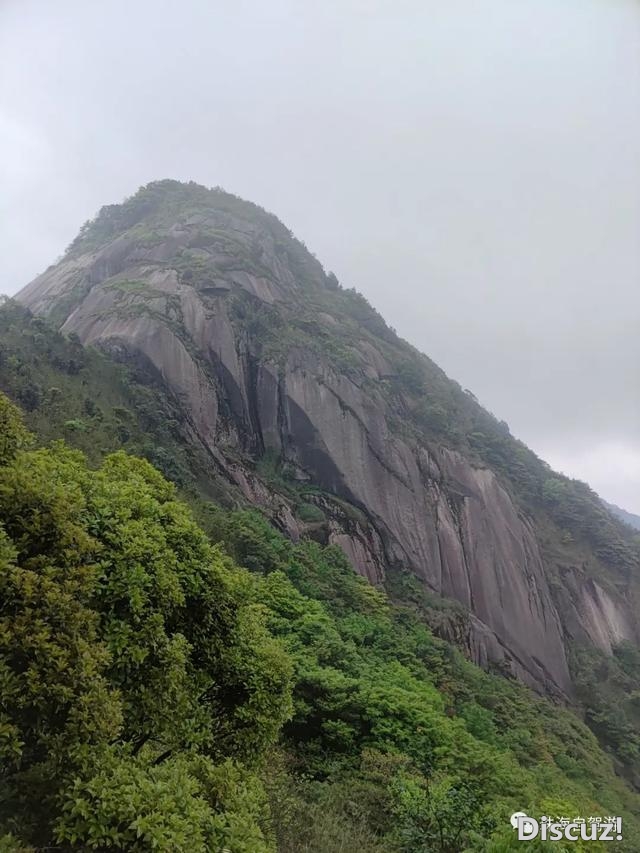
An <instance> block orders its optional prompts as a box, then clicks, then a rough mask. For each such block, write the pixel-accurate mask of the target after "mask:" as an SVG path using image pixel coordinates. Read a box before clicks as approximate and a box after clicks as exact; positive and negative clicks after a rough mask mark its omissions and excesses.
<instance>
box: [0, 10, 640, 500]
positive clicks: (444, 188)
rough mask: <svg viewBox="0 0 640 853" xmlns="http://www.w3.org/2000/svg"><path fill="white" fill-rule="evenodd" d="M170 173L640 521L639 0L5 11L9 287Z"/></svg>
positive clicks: (1, 216)
mask: <svg viewBox="0 0 640 853" xmlns="http://www.w3.org/2000/svg"><path fill="white" fill-rule="evenodd" d="M162 177H176V178H181V179H193V180H197V181H199V182H201V183H205V184H209V185H218V184H219V185H222V186H224V187H225V188H226V189H228V190H231V191H233V192H236V193H238V194H239V195H242V196H245V197H247V198H250V199H252V200H254V201H256V202H258V203H260V204H262V205H263V206H264V207H266V208H268V209H270V210H273V211H274V212H275V213H276V214H277V215H278V216H279V217H280V218H281V219H283V221H285V222H286V223H287V224H288V225H289V226H290V227H291V228H292V229H293V230H294V231H295V233H296V234H297V235H298V236H300V237H301V238H302V239H304V240H305V242H306V243H307V245H309V246H310V247H311V248H312V250H314V251H315V252H316V253H317V255H318V257H319V258H320V259H321V260H322V261H323V262H324V263H325V265H326V266H327V267H328V268H330V269H334V270H335V272H336V273H337V274H338V277H339V278H340V279H341V280H342V281H343V283H344V284H346V285H349V286H351V285H354V286H356V287H357V288H358V289H359V290H361V291H362V292H363V293H364V294H365V295H366V296H367V297H368V298H369V299H370V300H371V301H372V302H373V304H374V305H375V306H376V307H377V308H378V309H379V310H380V311H381V312H382V313H383V314H384V316H385V317H386V318H387V319H388V320H389V321H390V322H391V324H392V325H394V326H395V327H396V328H397V330H398V331H399V332H400V333H401V334H402V335H403V336H405V337H406V338H407V339H409V340H410V341H411V342H412V343H414V344H415V345H416V346H418V347H419V348H420V349H422V350H423V351H425V352H426V353H428V354H429V355H430V356H431V357H432V358H434V359H435V360H436V361H437V362H438V363H440V364H441V366H442V367H444V368H445V369H446V370H447V372H448V373H449V374H450V375H451V376H453V377H454V378H456V379H458V380H459V381H460V382H461V384H463V385H464V386H465V387H469V388H471V389H472V390H473V391H474V392H475V393H476V394H477V395H478V397H479V398H480V399H481V401H482V402H483V403H485V405H487V406H488V407H489V408H490V409H491V410H493V411H494V412H495V413H496V414H498V415H499V416H500V417H504V418H505V419H506V420H507V421H508V422H509V423H510V425H511V427H512V430H513V431H514V433H516V434H517V435H519V436H520V437H522V438H523V439H524V440H526V441H527V442H528V443H529V444H530V445H531V446H532V447H533V448H534V449H535V450H536V451H538V452H539V453H540V454H541V455H542V456H544V457H545V458H547V459H548V460H549V461H550V462H551V463H552V464H554V465H555V466H557V467H560V468H562V469H563V470H565V471H566V472H567V473H569V474H572V475H574V476H578V477H581V478H583V479H588V480H589V481H590V482H591V483H592V485H593V486H594V487H595V488H597V489H598V490H599V491H600V492H601V494H602V495H603V496H604V497H606V498H608V499H609V500H613V501H615V502H616V503H619V504H621V505H624V506H626V507H627V508H629V509H631V510H635V511H636V512H640V399H639V395H640V381H639V380H640V377H639V375H638V372H639V365H640V343H639V341H640V337H639V335H638V327H639V324H638V320H639V313H640V287H639V284H640V239H639V236H640V5H638V3H637V0H521V2H518V3H514V2H513V0H484V2H482V3H477V2H473V0H446V2H445V0H437V2H436V0H427V2H425V1H424V0H422V2H419V0H401V2H398V0H395V2H391V0H374V1H373V2H365V0H341V2H338V0H329V2H325V3H324V4H316V3H314V4H312V3H300V2H297V3H296V2H294V0H272V2H270V3H268V4H267V3H261V2H259V0H245V2H236V3H234V4H229V3H223V2H215V0H214V1H213V2H208V0H185V2H183V3H181V4H179V5H178V4H175V3H173V2H159V0H137V2H131V0H127V2H123V0H112V2H110V3H100V4H93V3H92V4H89V3H83V2H81V0H60V2H58V3H55V4H51V3H48V2H46V0H2V2H0V185H1V186H2V194H1V196H0V291H3V292H8V293H12V292H15V291H16V290H18V288H19V287H21V286H22V285H23V284H25V283H26V282H27V281H28V280H30V279H31V278H32V277H33V276H34V275H35V274H37V273H38V272H39V271H40V270H41V269H43V268H44V267H46V266H47V265H48V264H49V263H51V262H52V261H53V260H55V258H56V257H57V256H59V255H60V254H61V252H62V251H63V249H64V247H65V246H66V245H67V244H68V243H69V242H70V240H71V239H72V238H73V236H74V235H75V233H76V231H77V229H78V227H79V225H80V224H81V223H82V222H83V221H84V220H86V219H87V218H89V217H90V216H91V215H93V214H94V213H95V212H96V210H97V209H98V208H99V207H100V206H101V205H102V204H105V203H111V202H117V201H120V200H121V199H122V198H123V197H124V196H126V195H129V194H131V192H133V191H134V190H135V189H136V188H137V187H138V186H139V185H140V184H143V183H146V182H147V181H149V180H154V179H156V178H162Z"/></svg>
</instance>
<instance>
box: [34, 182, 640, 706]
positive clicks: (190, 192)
mask: <svg viewBox="0 0 640 853" xmlns="http://www.w3.org/2000/svg"><path fill="white" fill-rule="evenodd" d="M18 299H19V300H20V301H21V302H22V303H23V304H24V305H26V306H27V307H28V308H29V309H31V310H32V311H33V312H35V313H36V314H39V315H43V316H46V317H49V318H50V319H51V320H53V321H54V322H55V323H56V325H57V326H59V327H60V328H61V329H62V331H63V332H65V333H68V334H71V333H73V334H76V335H77V336H78V337H79V339H80V340H81V341H82V342H83V343H84V344H91V345H95V346H99V347H100V348H102V349H104V350H106V351H107V352H109V353H111V354H113V355H114V356H116V357H117V358H119V359H121V360H125V361H127V362H129V363H130V364H134V365H136V367H137V369H138V370H144V371H145V372H146V374H147V375H148V377H149V380H150V381H155V382H156V383H159V384H160V385H161V386H162V387H164V388H166V389H168V390H169V391H170V393H171V394H172V396H173V397H174V398H175V400H176V401H177V403H178V405H179V407H180V410H181V414H182V419H183V425H184V429H185V431H186V433H187V434H188V435H189V437H190V440H192V441H193V442H195V443H198V445H199V446H201V447H202V448H204V449H205V450H206V452H207V454H208V455H209V457H210V458H211V460H212V462H213V463H215V467H216V470H217V472H218V476H220V477H221V478H223V479H224V480H225V481H226V482H227V483H228V484H229V487H230V488H231V490H232V491H233V492H235V493H236V494H237V496H238V500H241V499H244V500H248V501H250V502H252V503H255V504H257V505H259V506H262V507H264V508H265V510H266V511H267V512H268V513H269V515H270V516H271V517H272V519H273V520H274V521H275V522H276V523H277V524H278V526H280V528H281V529H283V530H284V531H286V532H287V534H288V535H289V536H290V537H292V538H294V539H296V538H298V537H299V536H300V535H302V534H308V535H313V536H315V537H316V538H320V539H323V540H324V541H328V542H334V543H336V544H338V545H340V546H341V547H342V548H343V550H344V551H345V552H346V553H347V555H348V556H349V557H350V559H351V561H352V562H353V565H354V567H355V568H356V569H357V570H358V571H359V572H360V573H361V574H363V575H366V576H367V577H368V578H369V580H371V581H372V582H373V583H380V584H385V583H386V584H387V585H391V584H392V583H395V584H396V586H397V585H398V583H400V584H402V583H404V582H406V581H407V578H410V577H412V576H413V577H417V578H419V579H420V580H421V581H422V582H423V584H424V586H425V587H426V588H427V589H428V590H429V591H431V592H432V593H435V594H437V595H438V596H443V597H445V598H448V599H453V600H455V601H457V602H459V604H460V605H462V608H463V612H465V613H466V614H467V615H466V616H461V617H460V618H458V619H449V620H447V619H443V620H442V625H441V630H442V632H443V633H444V634H445V635H446V634H447V633H448V634H450V638H451V639H456V641H457V642H459V643H461V644H462V645H465V646H466V647H467V649H468V652H469V653H470V655H471V656H472V657H473V659H474V660H476V661H477V662H480V663H482V664H483V665H485V666H489V665H493V666H498V667H500V668H501V669H503V670H504V671H506V672H511V673H513V674H515V675H517V676H518V677H519V678H521V679H522V680H523V681H525V682H527V683H529V684H531V685H532V686H535V687H536V688H537V689H541V690H546V691H548V692H554V693H559V694H570V693H571V691H572V684H571V676H570V668H569V661H568V657H569V653H570V651H571V650H572V649H573V648H574V647H576V646H583V645H589V644H592V645H593V646H595V648H597V649H599V650H601V651H602V652H604V653H607V654H608V653H610V652H611V651H612V649H613V648H614V647H616V646H617V645H618V644H619V643H620V642H621V641H625V640H626V641H631V642H633V643H637V641H638V637H639V632H640V627H639V625H638V621H637V618H636V616H635V612H636V609H635V603H636V596H637V577H638V551H637V545H636V543H634V541H633V538H632V537H631V535H630V532H629V531H628V530H627V529H626V528H625V526H624V525H621V524H619V523H618V522H617V521H616V520H615V519H614V518H613V517H612V516H610V515H609V513H607V512H606V510H605V509H604V508H603V507H602V505H601V504H600V502H599V501H598V499H597V498H596V496H595V495H593V494H592V493H590V492H589V490H588V489H587V488H586V487H584V486H582V485H581V484H575V483H572V482H571V481H568V480H566V479H565V478H562V477H559V476H556V475H554V474H553V472H551V471H550V470H549V469H548V467H547V466H545V465H544V463H542V462H540V460H538V459H537V458H536V457H535V456H534V455H533V454H532V453H531V452H530V451H528V450H527V449H526V448H524V447H523V446H522V445H521V444H520V443H519V442H517V441H516V440H515V439H513V438H512V436H511V435H510V433H509V430H508V427H507V426H506V425H505V424H503V423H500V422H498V421H497V420H496V419H495V418H493V417H492V416H491V415H489V414H488V413H487V412H485V411H484V410H483V409H482V408H481V407H480V406H479V405H478V404H477V403H476V401H475V399H474V398H473V397H472V395H470V394H469V393H468V392H464V391H463V390H462V389H461V388H460V387H459V386H458V385H457V384H456V383H454V382H451V381H450V380H448V379H447V378H446V376H445V375H444V374H443V373H442V372H441V371H440V370H439V369H438V368H437V367H436V366H435V365H434V364H433V363H432V362H430V361H429V360H428V359H427V358H426V357H424V356H422V355H421V354H420V353H418V352H417V351H415V350H414V349H413V348H411V347H410V346H409V345H408V344H406V343H405V342H403V341H401V340H400V339H399V338H398V337H397V336H396V335H395V333H394V332H393V331H392V330H390V329H389V328H388V327H387V326H386V325H385V324H384V322H383V321H382V319H381V318H380V317H379V315H377V314H376V312H375V311H374V310H373V309H372V308H371V307H370V306H369V305H368V304H367V303H366V302H365V300H363V299H362V297H361V296H359V295H358V294H357V293H355V292H354V291H348V290H344V289H343V288H341V287H340V286H339V284H338V282H337V281H336V279H335V277H334V276H332V275H326V274H325V272H324V270H323V269H322V267H321V265H320V264H319V263H318V262H317V261H316V260H315V259H314V258H313V256H311V255H310V254H309V253H308V252H307V250H306V249H305V247H304V246H303V245H302V244H301V243H299V242H298V241H297V240H295V239H294V238H293V237H292V235H291V234H290V232H289V231H288V230H287V229H286V228H285V227H284V226H283V225H282V224H281V223H280V222H279V221H278V220H277V219H276V218H275V217H273V216H272V215H270V214H267V213H265V212H264V211H263V210H261V209H260V208H257V207H256V206H254V205H252V204H250V203H247V202H243V201H241V200H239V199H237V198H235V197H234V196H230V195H228V194H226V193H224V192H222V191H221V190H207V189H205V188H203V187H199V186H197V185H194V184H189V185H184V184H179V183H177V182H173V181H162V182H158V183H155V184H151V185H149V186H148V187H146V188H144V189H142V190H141V191H140V192H139V193H138V194H136V195H135V196H133V197H132V198H131V199H129V200H128V201H127V202H126V203H125V204H123V205H119V206H112V207H108V208H103V210H102V211H101V212H100V214H99V215H98V217H97V218H96V220H94V221H92V222H91V223H88V224H87V225H86V226H85V227H84V228H83V229H82V231H81V233H80V236H79V237H78V238H77V239H76V241H74V243H73V244H72V245H71V246H70V248H69V250H68V251H67V253H66V255H65V257H64V258H63V259H62V261H61V262H60V263H58V264H56V265H54V266H52V267H50V268H49V269H48V270H47V271H46V272H45V273H43V274H42V275H41V276H39V277H38V278H37V279H36V280H35V281H33V282H32V283H31V284H30V285H28V286H27V287H26V288H25V289H24V290H23V291H22V292H21V293H20V294H19V297H18Z"/></svg>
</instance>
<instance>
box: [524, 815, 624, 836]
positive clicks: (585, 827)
mask: <svg viewBox="0 0 640 853" xmlns="http://www.w3.org/2000/svg"><path fill="white" fill-rule="evenodd" d="M511 826H512V827H513V828H514V829H516V830H517V831H518V841H533V840H534V839H536V838H539V839H540V840H541V841H561V840H563V839H564V840H566V841H622V818H621V817H587V818H585V817H574V818H568V817H555V818H554V817H549V816H547V815H542V817H540V818H535V817H530V816H529V815H528V814H526V813H525V812H514V813H513V814H512V815H511Z"/></svg>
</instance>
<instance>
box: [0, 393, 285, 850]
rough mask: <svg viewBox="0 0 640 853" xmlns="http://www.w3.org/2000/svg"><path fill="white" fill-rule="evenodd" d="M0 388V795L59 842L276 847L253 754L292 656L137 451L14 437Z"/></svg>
mask: <svg viewBox="0 0 640 853" xmlns="http://www.w3.org/2000/svg"><path fill="white" fill-rule="evenodd" d="M1 399H2V423H3V437H4V446H5V447H8V448H9V450H8V451H7V452H5V454H4V458H3V460H2V461H3V465H2V467H1V468H0V519H2V525H1V527H0V537H1V538H0V683H1V695H2V715H1V718H0V732H1V734H2V737H1V740H0V744H1V745H0V752H1V757H2V775H1V777H0V809H1V815H2V824H3V829H4V830H5V831H12V832H13V833H14V835H16V836H17V837H19V838H20V839H21V840H24V841H25V842H29V843H32V844H35V845H42V846H44V845H51V844H53V843H56V844H58V845H61V849H66V848H69V849H70V848H72V847H73V848H74V849H83V850H84V849H103V848H104V847H105V846H107V845H115V846H116V847H117V848H118V849H127V850H148V849H159V850H166V851H177V850H187V849H189V850H196V851H197V850H202V851H205V850H215V849H222V848H223V847H225V846H230V847H231V848H232V849H233V850H238V851H246V853H254V851H259V850H265V851H266V850H267V849H271V844H270V842H269V841H268V840H267V835H268V832H267V827H266V824H265V820H264V815H265V807H266V801H265V796H264V792H263V790H262V787H261V784H260V782H259V780H258V778H257V777H256V775H255V773H254V772H252V771H251V768H254V767H256V766H257V765H258V764H259V763H260V761H261V760H262V758H263V756H264V754H265V751H266V750H267V749H268V748H269V747H270V746H271V745H272V744H273V743H274V741H275V740H276V738H277V736H278V732H279V729H280V726H281V724H282V722H283V721H284V719H286V718H287V717H288V715H289V708H290V696H289V691H290V663H289V660H288V658H287V657H286V655H285V654H284V652H283V650H282V648H281V647H280V645H279V644H278V643H277V642H275V641H274V640H273V639H271V637H270V636H269V634H268V633H267V631H266V629H265V626H264V615H263V612H262V609H261V608H260V607H259V606H258V605H257V604H256V603H255V601H254V596H253V594H252V591H251V584H250V583H249V577H248V576H246V575H244V574H243V573H242V572H240V571H239V570H238V569H236V568H235V567H234V566H233V565H232V564H231V563H230V561H229V560H228V559H227V558H225V557H224V556H223V555H222V554H221V553H220V551H219V550H217V549H216V548H214V547H212V546H211V545H210V544H209V542H208V541H207V539H206V537H205V536H204V534H203V533H202V532H201V531H200V530H199V529H198V527H197V526H196V525H195V523H194V522H193V520H192V519H191V517H190V514H189V512H188V510H187V509H186V507H185V506H184V505H183V504H181V503H179V502H177V501H176V500H175V487H174V486H172V485H170V484H169V483H168V482H167V481H166V480H164V479H163V478H162V476H161V475H160V474H159V473H158V472H157V471H155V470H154V469H153V468H152V467H151V466H150V465H149V463H148V462H146V461H143V460H139V459H135V458H132V457H128V456H126V455H125V454H123V453H117V454H115V455H112V456H110V457H108V458H107V459H106V460H105V462H104V464H103V465H102V466H101V467H100V469H98V470H97V471H96V470H90V469H89V468H88V467H87V463H86V460H85V458H84V457H83V455H82V454H81V453H79V452H78V451H74V450H70V449H68V448H67V447H66V446H65V445H64V444H61V443H56V444H54V445H53V446H51V447H50V448H47V449H40V450H20V449H19V447H18V446H19V445H20V444H21V443H23V438H24V432H23V428H22V427H21V426H20V424H19V421H17V419H16V416H15V411H12V409H11V407H10V406H8V405H7V402H6V399H5V398H4V397H3V398H1Z"/></svg>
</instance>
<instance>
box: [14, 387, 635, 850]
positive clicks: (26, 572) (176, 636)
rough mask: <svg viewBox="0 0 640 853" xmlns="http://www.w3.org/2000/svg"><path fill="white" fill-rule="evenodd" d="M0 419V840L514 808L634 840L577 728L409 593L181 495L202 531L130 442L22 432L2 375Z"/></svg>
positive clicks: (397, 820)
mask: <svg viewBox="0 0 640 853" xmlns="http://www.w3.org/2000/svg"><path fill="white" fill-rule="evenodd" d="M0 429H1V436H2V440H1V442H0V518H2V539H1V540H0V555H1V556H0V560H1V572H0V584H1V586H2V593H1V595H0V673H1V677H2V683H3V684H2V696H3V709H2V718H1V722H2V733H3V736H2V741H1V749H2V762H3V763H2V767H3V770H2V782H1V788H0V796H1V801H0V804H1V806H0V807H1V810H0V815H1V818H0V819H1V821H2V823H1V827H2V832H3V833H4V836H3V838H2V841H1V842H0V845H1V846H0V849H3V850H6V851H18V850H28V849H33V848H42V847H47V848H51V847H53V848H54V849H59V850H69V851H72V850H105V849H109V848H113V849H126V850H161V851H167V853H169V851H180V850H184V851H200V850H201V851H210V850H219V851H222V850H223V849H227V850H231V851H233V853H259V851H275V850H279V851H283V853H288V851H291V853H293V851H304V850H306V851H317V853H320V852H321V851H322V852H323V853H324V851H326V853H332V851H336V853H337V851H354V853H355V851H398V853H399V851H406V853H417V851H420V850H424V851H439V853H455V851H460V850H465V849H466V850H473V851H487V853H488V851H493V853H498V851H507V850H512V849H517V846H518V845H517V842H515V841H514V834H513V831H512V830H511V828H510V826H509V825H508V817H509V815H510V814H511V813H512V812H513V811H514V810H526V811H528V812H529V813H531V814H536V813H541V812H544V813H553V814H555V813H562V814H565V815H567V816H571V817H573V816H574V814H575V815H579V814H582V815H586V814H605V813H607V814H608V813H612V814H614V813H615V814H622V815H623V819H624V827H625V839H626V840H625V847H624V849H628V850H634V849H637V840H638V838H640V834H639V832H640V829H639V824H638V816H639V814H640V808H639V806H640V804H639V802H638V797H637V795H635V794H634V793H632V792H631V790H630V789H629V788H627V787H626V785H625V783H624V782H623V781H622V780H620V779H618V778H616V775H615V773H614V769H613V765H612V762H611V759H610V758H609V757H607V756H606V755H605V754H604V753H603V752H602V751H601V750H600V748H599V746H598V744H597V741H596V739H595V738H594V736H593V735H592V734H591V733H590V732H589V730H588V729H587V728H586V727H585V726H584V725H583V724H582V723H581V722H580V721H579V720H578V719H577V718H576V716H575V715H574V714H573V713H571V712H570V711H569V710H566V709H563V708H561V707H559V706H557V705H555V704H553V703H552V702H550V701H549V700H547V699H543V698H540V697H536V696H535V695H534V694H533V693H531V691H529V690H528V689H527V688H526V687H524V686H521V685H519V684H517V683H516V682H512V681H508V680H506V679H504V678H501V677H499V676H492V675H489V674H487V673H484V672H482V671H481V670H480V669H478V668H477V667H476V666H474V665H473V664H471V663H469V662H468V661H466V660H464V659H463V657H462V655H461V654H460V653H458V652H457V651H456V650H455V649H454V648H453V647H451V646H449V645H447V644H446V643H444V642H442V641H441V640H438V639H436V638H435V637H434V636H433V634H432V633H431V632H430V631H429V629H428V628H427V627H426V625H425V621H424V614H423V612H422V607H421V603H420V601H418V600H417V601H416V602H415V603H414V604H413V605H411V606H409V605H403V606H401V605H397V604H395V605H394V604H393V603H391V602H390V600H389V599H388V598H387V597H386V595H385V594H384V593H383V592H381V591H380V590H375V589H374V588H372V587H371V586H370V585H369V584H368V583H367V582H366V581H365V580H363V579H361V578H359V577H358V576H357V575H356V574H355V573H354V572H353V570H352V568H351V566H350V565H349V564H348V562H347V560H346V559H345V557H344V555H343V554H342V552H341V551H340V550H339V549H338V548H336V547H323V546H321V545H319V544H317V543H315V542H313V541H310V540H306V541H301V542H300V543H299V544H293V543H291V542H290V541H288V540H287V539H285V538H283V537H282V536H281V535H280V534H279V533H277V532H276V531H275V530H274V529H273V528H272V527H271V526H270V525H269V523H268V522H267V521H266V520H265V519H264V518H263V517H261V516H260V515H259V514H257V513H255V512H252V511H245V510H237V511H229V510H224V509H221V508H220V507H219V506H217V505H215V504H211V503H205V502H199V504H198V513H199V515H200V518H201V522H202V525H203V527H204V529H205V530H206V531H207V534H205V533H204V532H203V531H202V530H201V528H200V527H199V526H198V525H197V524H196V522H195V521H194V520H193V515H192V513H191V511H190V510H189V509H188V508H187V507H186V505H185V504H184V503H183V502H181V501H180V500H179V499H178V498H177V495H176V488H175V486H173V485H172V484H170V483H169V482H168V481H167V480H165V479H164V478H163V477H162V475H161V474H160V473H159V472H157V471H156V470H155V469H154V468H153V467H152V466H151V465H150V464H149V463H148V462H146V461H143V460H140V459H136V458H134V457H129V456H127V455H126V454H124V453H122V452H117V453H115V454H111V455H109V456H107V457H106V458H105V459H104V460H103V461H102V463H101V464H99V465H98V467H92V466H90V465H89V464H88V462H87V459H86V457H85V455H84V454H83V453H82V452H80V451H78V450H73V449H71V448H70V447H69V446H68V445H66V444H65V443H64V442H61V441H57V442H54V443H53V444H51V445H50V446H48V447H39V446H38V442H37V441H36V440H35V439H34V438H33V436H32V435H30V434H29V433H28V432H27V430H26V429H25V427H24V426H23V424H22V416H21V413H20V412H19V410H17V409H16V408H15V407H14V406H13V404H11V403H10V402H9V401H8V400H7V398H6V397H2V398H0ZM571 847H572V849H580V848H579V845H571ZM531 848H532V849H536V847H535V845H531ZM540 849H542V848H540ZM554 849H562V846H561V845H557V844H556V845H555V848H554ZM589 849H598V848H597V845H595V844H592V843H590V846H589ZM620 849H623V848H622V847H620Z"/></svg>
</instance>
